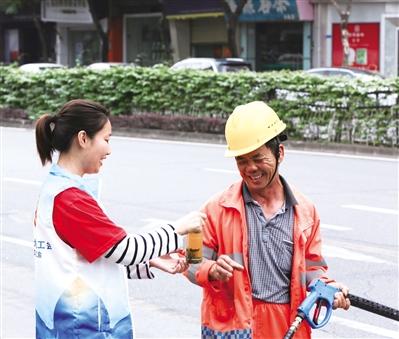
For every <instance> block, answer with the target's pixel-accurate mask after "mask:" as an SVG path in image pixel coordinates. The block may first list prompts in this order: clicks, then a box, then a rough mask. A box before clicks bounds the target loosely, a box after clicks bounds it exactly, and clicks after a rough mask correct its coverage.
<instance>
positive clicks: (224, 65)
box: [171, 58, 251, 73]
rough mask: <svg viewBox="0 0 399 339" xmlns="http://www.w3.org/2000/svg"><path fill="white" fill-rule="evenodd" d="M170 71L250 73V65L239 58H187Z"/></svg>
mask: <svg viewBox="0 0 399 339" xmlns="http://www.w3.org/2000/svg"><path fill="white" fill-rule="evenodd" d="M171 69H173V70H181V69H196V70H203V71H206V70H209V71H213V72H216V73H224V72H239V71H250V70H251V64H250V63H248V62H246V61H244V59H240V58H226V59H215V58H187V59H183V60H180V61H178V62H176V63H175V64H174V65H173V66H172V67H171Z"/></svg>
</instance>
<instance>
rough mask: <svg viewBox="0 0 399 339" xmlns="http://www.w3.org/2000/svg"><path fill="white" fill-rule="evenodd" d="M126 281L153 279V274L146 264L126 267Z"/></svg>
mask: <svg viewBox="0 0 399 339" xmlns="http://www.w3.org/2000/svg"><path fill="white" fill-rule="evenodd" d="M126 275H127V278H128V279H154V277H155V276H154V274H153V273H152V272H151V271H150V265H149V264H148V263H146V262H144V263H141V264H138V265H130V266H126Z"/></svg>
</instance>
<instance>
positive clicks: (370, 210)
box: [341, 205, 399, 215]
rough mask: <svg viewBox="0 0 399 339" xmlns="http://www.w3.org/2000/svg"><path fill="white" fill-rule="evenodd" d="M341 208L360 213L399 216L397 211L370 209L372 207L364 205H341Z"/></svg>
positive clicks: (378, 208)
mask: <svg viewBox="0 0 399 339" xmlns="http://www.w3.org/2000/svg"><path fill="white" fill-rule="evenodd" d="M341 207H343V208H351V209H355V210H360V211H368V212H376V213H383V214H394V215H399V211H398V210H393V209H389V208H380V207H372V206H365V205H342V206H341Z"/></svg>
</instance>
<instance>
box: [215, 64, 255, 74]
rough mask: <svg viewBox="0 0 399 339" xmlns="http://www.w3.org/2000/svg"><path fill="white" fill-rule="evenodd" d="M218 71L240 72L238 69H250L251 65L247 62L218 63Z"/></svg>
mask: <svg viewBox="0 0 399 339" xmlns="http://www.w3.org/2000/svg"><path fill="white" fill-rule="evenodd" d="M218 70H219V72H240V71H250V70H251V67H250V66H249V65H248V64H244V63H242V64H240V63H231V64H219V65H218Z"/></svg>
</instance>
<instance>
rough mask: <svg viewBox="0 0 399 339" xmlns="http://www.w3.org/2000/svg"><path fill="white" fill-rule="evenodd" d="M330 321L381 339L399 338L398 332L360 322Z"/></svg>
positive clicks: (333, 317) (338, 318) (347, 320)
mask: <svg viewBox="0 0 399 339" xmlns="http://www.w3.org/2000/svg"><path fill="white" fill-rule="evenodd" d="M330 321H332V322H334V323H338V324H339V325H343V326H346V327H350V328H354V329H356V330H359V331H363V332H368V333H373V334H376V335H377V336H378V337H379V338H380V337H381V336H384V337H387V338H396V339H398V338H399V333H398V332H397V331H391V330H387V329H385V328H382V327H378V326H374V325H370V324H367V323H362V322H360V321H355V320H349V319H345V318H341V317H336V316H332V317H331V320H330ZM313 333H314V332H313Z"/></svg>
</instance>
